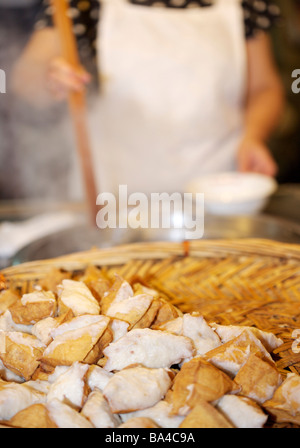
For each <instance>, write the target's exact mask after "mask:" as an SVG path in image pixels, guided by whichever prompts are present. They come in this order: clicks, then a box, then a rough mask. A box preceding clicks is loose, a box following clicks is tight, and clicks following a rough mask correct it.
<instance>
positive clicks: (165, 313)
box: [153, 298, 183, 325]
mask: <svg viewBox="0 0 300 448" xmlns="http://www.w3.org/2000/svg"><path fill="white" fill-rule="evenodd" d="M159 300H160V303H161V306H160V308H159V311H158V313H157V316H156V318H155V321H154V322H153V325H160V324H162V323H164V322H167V321H169V320H173V319H176V317H181V316H182V315H183V314H182V312H181V311H180V310H179V308H177V307H176V306H174V305H172V303H170V302H168V301H167V300H165V299H162V298H160V299H159Z"/></svg>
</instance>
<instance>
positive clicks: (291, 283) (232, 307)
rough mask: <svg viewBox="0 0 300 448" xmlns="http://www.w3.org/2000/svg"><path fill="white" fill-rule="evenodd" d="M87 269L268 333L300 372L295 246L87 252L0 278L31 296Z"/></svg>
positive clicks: (212, 244)
mask: <svg viewBox="0 0 300 448" xmlns="http://www.w3.org/2000/svg"><path fill="white" fill-rule="evenodd" d="M90 265H94V266H97V267H100V268H102V269H103V270H104V271H105V274H106V275H108V276H109V277H111V278H112V279H113V278H114V276H115V274H119V275H120V276H122V277H123V278H124V279H126V280H128V281H129V282H133V281H140V282H142V283H143V284H145V285H146V286H149V287H152V288H155V289H156V290H158V291H160V293H161V294H162V295H163V296H164V297H167V298H168V300H169V301H170V302H171V303H172V304H173V305H176V306H177V307H178V308H180V309H181V311H182V312H185V313H188V312H193V311H199V312H201V314H202V315H203V316H204V317H205V319H206V320H207V321H208V322H216V323H218V324H222V325H243V326H255V327H257V328H259V329H261V330H264V331H268V332H272V333H273V334H275V335H276V336H278V337H280V338H281V339H283V341H284V343H283V345H282V346H280V347H279V348H278V349H277V350H275V351H274V352H273V354H272V355H273V358H274V360H275V361H276V364H277V368H278V370H279V371H280V372H281V373H282V375H283V376H286V375H287V374H288V373H289V372H293V373H297V374H300V353H297V351H298V350H295V348H294V349H293V347H295V345H293V343H294V344H295V335H293V332H294V331H295V330H298V329H299V330H300V245H294V244H284V243H278V242H273V241H270V240H260V239H259V240H258V239H250V240H249V239H246V240H245V239H243V240H201V241H191V242H185V243H170V242H163V243H139V244H131V245H123V246H119V247H114V248H111V249H92V250H90V251H87V252H80V253H75V254H72V255H68V256H64V257H59V258H55V259H51V260H42V261H38V262H28V263H24V264H22V265H18V266H12V267H9V268H7V269H5V270H3V271H1V272H0V290H1V281H2V282H3V284H2V287H4V286H5V287H9V288H11V289H12V290H18V292H19V293H22V294H24V293H28V292H30V291H32V289H33V288H34V286H35V285H36V283H37V282H40V281H41V280H45V279H47V277H48V276H50V274H51V272H52V271H53V269H60V270H63V271H68V272H71V273H72V275H73V276H76V275H78V274H80V273H82V272H83V271H85V269H86V268H87V267H88V266H90ZM4 284H5V285H4ZM299 333H300V331H299ZM296 343H297V341H296ZM298 345H299V346H300V342H299V344H298ZM279 426H280V425H279ZM284 426H285V427H286V426H287V425H284ZM288 426H293V425H288Z"/></svg>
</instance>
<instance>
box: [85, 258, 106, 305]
mask: <svg viewBox="0 0 300 448" xmlns="http://www.w3.org/2000/svg"><path fill="white" fill-rule="evenodd" d="M80 281H81V282H83V283H85V284H86V286H87V287H88V288H89V290H90V291H91V292H92V294H93V296H94V297H95V298H96V299H97V300H98V302H99V303H100V302H101V300H102V298H103V297H104V295H105V294H106V293H107V291H108V290H109V289H110V288H111V282H110V280H109V279H108V278H107V277H106V276H105V275H104V273H103V272H102V270H101V269H99V268H97V267H96V266H88V267H87V269H86V270H85V273H84V275H83V276H82V277H81V278H80Z"/></svg>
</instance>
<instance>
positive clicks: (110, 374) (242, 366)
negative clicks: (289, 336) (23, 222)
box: [0, 267, 300, 428]
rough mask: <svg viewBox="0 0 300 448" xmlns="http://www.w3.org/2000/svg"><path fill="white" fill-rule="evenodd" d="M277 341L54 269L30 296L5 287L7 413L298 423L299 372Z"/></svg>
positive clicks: (122, 285) (158, 422)
mask: <svg viewBox="0 0 300 448" xmlns="http://www.w3.org/2000/svg"><path fill="white" fill-rule="evenodd" d="M55 277H56V279H57V281H55ZM50 288H51V289H50ZM281 344H282V341H281V340H280V339H279V338H277V337H276V336H274V335H273V334H270V333H266V332H263V331H260V330H258V329H256V328H252V327H237V326H222V325H217V324H215V323H209V322H206V320H205V319H204V318H203V316H201V314H200V313H198V312H195V313H190V314H188V313H186V314H183V313H182V312H181V311H180V310H179V309H178V308H176V307H174V306H173V305H172V304H171V303H169V302H168V301H167V300H166V298H165V297H162V296H161V295H160V294H159V293H158V292H157V291H154V290H152V289H150V288H147V287H145V286H143V285H142V284H139V283H135V284H129V283H128V281H126V280H124V279H123V278H121V277H119V276H115V278H114V279H110V278H106V277H105V276H104V275H103V273H102V271H101V270H100V269H98V268H96V267H91V268H89V269H87V271H86V272H85V273H83V274H82V275H78V276H77V277H72V276H71V275H70V273H65V275H64V274H63V273H62V272H60V271H57V272H53V276H49V278H48V279H46V281H44V282H43V283H39V284H37V285H36V287H35V288H34V290H33V291H32V292H30V293H28V294H25V295H23V296H17V295H16V294H15V293H12V292H11V291H9V290H4V291H2V292H1V293H0V424H1V425H2V426H6V427H15V428H262V427H264V426H265V425H266V423H267V420H268V418H270V416H271V417H272V418H273V419H275V420H276V421H279V422H282V421H283V422H291V423H296V424H300V421H299V415H300V394H299V393H298V391H299V390H300V377H298V376H297V375H295V374H293V375H289V376H288V377H287V378H285V379H283V378H282V376H281V374H280V372H279V371H278V370H277V368H276V365H275V362H274V361H273V359H272V356H271V353H272V351H273V350H274V349H275V348H278V347H279V346H280V345H281Z"/></svg>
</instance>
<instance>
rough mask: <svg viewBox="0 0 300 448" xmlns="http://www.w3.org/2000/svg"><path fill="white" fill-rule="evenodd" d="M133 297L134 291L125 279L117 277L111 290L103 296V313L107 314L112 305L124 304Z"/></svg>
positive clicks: (101, 303)
mask: <svg viewBox="0 0 300 448" xmlns="http://www.w3.org/2000/svg"><path fill="white" fill-rule="evenodd" d="M132 296H133V289H132V287H131V285H130V284H129V283H128V282H127V281H126V280H124V279H123V278H121V277H119V276H116V278H115V281H114V283H113V284H112V286H111V287H110V289H109V290H108V291H107V292H106V293H104V294H103V296H102V299H101V302H100V305H101V312H102V313H103V314H106V313H107V310H108V309H109V308H110V306H111V305H112V304H116V303H119V302H122V301H123V300H126V299H128V298H129V297H132Z"/></svg>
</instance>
